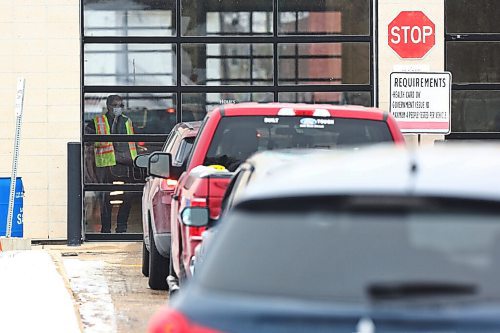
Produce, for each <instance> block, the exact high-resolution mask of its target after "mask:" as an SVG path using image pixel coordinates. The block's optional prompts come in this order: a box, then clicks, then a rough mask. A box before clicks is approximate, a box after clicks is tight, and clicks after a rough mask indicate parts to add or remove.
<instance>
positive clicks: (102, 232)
mask: <svg viewBox="0 0 500 333" xmlns="http://www.w3.org/2000/svg"><path fill="white" fill-rule="evenodd" d="M110 233H111V230H101V234H110Z"/></svg>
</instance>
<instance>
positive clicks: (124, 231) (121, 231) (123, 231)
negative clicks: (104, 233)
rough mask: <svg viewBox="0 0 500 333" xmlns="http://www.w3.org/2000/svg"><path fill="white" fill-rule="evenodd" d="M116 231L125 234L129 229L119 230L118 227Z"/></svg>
mask: <svg viewBox="0 0 500 333" xmlns="http://www.w3.org/2000/svg"><path fill="white" fill-rule="evenodd" d="M115 232H116V233H117V234H124V233H126V232H127V229H125V230H118V229H117V230H115Z"/></svg>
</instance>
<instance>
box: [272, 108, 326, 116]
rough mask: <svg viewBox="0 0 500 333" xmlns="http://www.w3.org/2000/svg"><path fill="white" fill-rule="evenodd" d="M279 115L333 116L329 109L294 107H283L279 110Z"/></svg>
mask: <svg viewBox="0 0 500 333" xmlns="http://www.w3.org/2000/svg"><path fill="white" fill-rule="evenodd" d="M278 116H304V117H331V114H330V111H328V110H327V109H314V110H294V109H292V108H281V109H280V110H279V111H278Z"/></svg>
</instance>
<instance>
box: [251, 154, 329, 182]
mask: <svg viewBox="0 0 500 333" xmlns="http://www.w3.org/2000/svg"><path fill="white" fill-rule="evenodd" d="M321 151H323V149H299V148H291V149H278V150H264V151H260V152H256V153H255V154H253V155H252V156H250V157H249V158H248V159H247V160H246V161H245V162H243V163H242V167H245V165H249V166H250V167H251V168H252V169H253V172H252V178H251V179H250V181H252V182H253V181H255V180H256V179H259V178H261V177H265V176H269V175H271V174H276V175H277V176H279V172H282V170H283V169H282V168H283V167H285V168H286V166H287V165H293V163H294V162H298V161H300V160H301V159H304V156H305V155H312V154H320V152H321Z"/></svg>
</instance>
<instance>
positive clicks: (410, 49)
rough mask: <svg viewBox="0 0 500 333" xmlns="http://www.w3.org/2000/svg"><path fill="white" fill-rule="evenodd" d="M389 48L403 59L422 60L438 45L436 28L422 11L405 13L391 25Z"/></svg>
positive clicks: (397, 17) (400, 14)
mask: <svg viewBox="0 0 500 333" xmlns="http://www.w3.org/2000/svg"><path fill="white" fill-rule="evenodd" d="M388 30H389V31H388V32H389V42H388V43H389V46H390V47H391V48H392V49H393V50H394V51H396V53H397V54H398V55H399V56H400V57H401V58H410V59H418V58H422V57H423V56H425V55H426V54H427V52H429V50H430V49H431V48H432V47H433V46H434V44H435V43H436V27H435V25H434V23H433V22H432V21H431V20H430V19H429V18H428V17H427V16H426V15H425V14H424V13H422V12H421V11H412V12H409V11H404V12H401V13H399V14H398V16H396V18H395V19H394V20H392V22H391V23H389V28H388Z"/></svg>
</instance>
